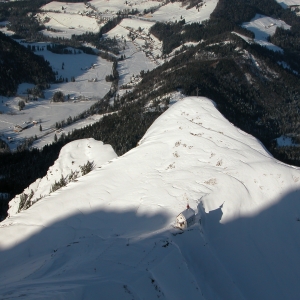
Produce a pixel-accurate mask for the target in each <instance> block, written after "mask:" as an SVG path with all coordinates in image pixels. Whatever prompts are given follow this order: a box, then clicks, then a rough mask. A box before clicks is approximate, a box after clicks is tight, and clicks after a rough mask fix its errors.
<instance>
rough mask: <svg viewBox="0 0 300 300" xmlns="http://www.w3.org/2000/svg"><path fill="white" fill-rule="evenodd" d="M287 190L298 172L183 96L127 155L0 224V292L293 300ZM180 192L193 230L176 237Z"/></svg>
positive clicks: (295, 220)
mask: <svg viewBox="0 0 300 300" xmlns="http://www.w3.org/2000/svg"><path fill="white" fill-rule="evenodd" d="M71 152H72V151H71ZM299 188H300V170H299V169H298V168H295V167H291V166H288V165H285V164H283V163H280V162H279V161H277V160H276V159H274V158H273V157H272V156H270V155H269V153H268V152H267V151H266V150H265V148H264V147H263V146H262V144H261V143H260V142H259V141H258V140H256V139H255V138H254V137H252V136H250V135H248V134H246V133H245V132H243V131H241V130H239V129H238V128H236V127H234V126H232V124H230V123H229V122H228V121H227V120H226V119H225V118H224V117H223V116H222V115H221V114H220V113H219V112H218V111H217V110H216V108H215V107H214V104H213V102H212V101H210V100H208V99H206V98H195V97H194V98H186V99H184V100H183V101H179V102H178V103H177V104H175V105H174V106H173V107H171V108H170V109H169V110H168V111H166V112H165V113H164V114H163V115H162V116H160V117H159V118H158V119H157V120H156V121H155V122H154V124H153V125H152V126H151V127H150V128H149V130H148V131H147V133H146V134H145V136H144V137H143V139H142V140H141V141H140V143H139V146H138V147H136V148H134V149H132V150H131V151H129V152H128V153H126V154H125V155H123V156H121V157H119V158H118V159H117V160H115V161H113V162H112V163H110V164H106V165H104V166H102V168H100V169H96V170H94V171H92V172H91V173H89V174H88V175H86V176H84V177H82V178H79V179H78V181H77V182H74V183H71V184H69V185H68V186H67V187H65V188H62V189H61V190H59V191H57V192H55V193H53V194H52V195H51V196H49V197H45V198H43V199H41V200H40V201H39V202H38V203H36V204H34V205H33V206H32V207H31V208H29V209H28V210H27V211H24V212H21V213H20V214H17V215H16V216H13V217H11V218H8V219H7V220H5V221H4V222H2V223H1V227H0V234H1V241H0V249H1V255H0V257H1V258H0V267H1V270H2V272H1V274H0V280H1V283H2V284H1V287H0V295H1V297H2V298H4V299H5V298H6V297H9V298H10V299H17V298H18V297H20V296H21V295H22V296H23V297H25V298H27V299H39V298H40V297H41V295H43V299H58V298H59V299H72V300H73V299H99V297H101V299H149V300H150V299H151V300H152V299H156V298H159V299H172V300H174V299H181V300H182V299H206V300H208V299H222V300H223V299H228V300H232V299H249V300H250V299H262V300H265V299H280V300H281V299H298V296H299V293H300V287H299V284H298V278H299V276H300V270H299V268H298V266H299V265H300V257H299V251H300V244H299V243H298V237H299V234H300V226H299V224H300V223H299V218H300V203H299V196H300V193H299ZM184 194H186V195H187V197H188V198H189V204H190V206H191V207H192V208H193V209H195V210H196V212H197V220H199V219H200V218H201V225H200V223H199V222H198V221H197V224H196V225H194V226H193V227H191V228H190V229H189V230H187V231H185V232H181V231H178V230H175V229H173V227H172V224H173V223H174V221H175V218H176V216H177V215H178V213H180V212H181V211H182V210H183V209H184V208H185V205H186V200H184V198H183V196H184Z"/></svg>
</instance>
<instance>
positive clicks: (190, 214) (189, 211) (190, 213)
mask: <svg viewBox="0 0 300 300" xmlns="http://www.w3.org/2000/svg"><path fill="white" fill-rule="evenodd" d="M179 215H183V216H184V218H185V219H186V220H187V219H189V218H191V217H193V216H194V215H195V211H194V210H193V209H192V208H187V209H186V210H184V211H183V212H181V213H180V214H179Z"/></svg>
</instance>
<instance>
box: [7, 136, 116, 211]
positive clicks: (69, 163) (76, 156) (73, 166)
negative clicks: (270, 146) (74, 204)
mask: <svg viewBox="0 0 300 300" xmlns="http://www.w3.org/2000/svg"><path fill="white" fill-rule="evenodd" d="M116 157H117V154H116V153H115V152H114V150H113V148H112V147H111V146H110V145H104V144H103V143H102V142H98V141H95V140H94V139H93V138H90V139H83V140H76V141H73V142H71V143H69V144H67V145H66V146H65V147H63V149H62V150H61V152H60V154H59V157H58V159H57V160H56V161H55V163H54V165H53V166H52V167H50V168H49V170H48V172H47V175H46V176H45V177H43V178H39V179H37V180H36V181H35V182H34V183H32V184H31V185H30V186H29V187H28V188H27V189H25V190H24V192H23V193H26V194H27V195H29V194H30V193H31V191H33V192H34V196H33V197H32V198H31V202H32V203H35V202H36V201H37V199H39V198H41V197H45V196H48V195H49V194H50V190H51V187H52V185H53V184H54V183H55V182H58V181H59V180H60V179H61V177H64V178H67V177H68V176H69V175H70V174H71V173H72V172H78V175H77V176H78V178H79V177H81V175H82V174H81V171H80V166H83V165H85V164H86V163H87V162H88V161H89V162H93V163H94V165H95V168H96V167H98V168H99V167H101V165H103V164H104V163H106V162H108V161H109V160H111V159H114V158H116ZM19 203H20V195H17V196H16V197H15V198H13V199H12V200H11V201H10V203H9V210H8V215H9V216H12V215H15V214H17V213H18V209H19Z"/></svg>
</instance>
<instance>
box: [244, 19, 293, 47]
mask: <svg viewBox="0 0 300 300" xmlns="http://www.w3.org/2000/svg"><path fill="white" fill-rule="evenodd" d="M242 27H245V28H246V29H248V30H250V31H252V32H253V33H254V34H255V39H254V41H255V42H256V43H257V44H259V45H261V46H264V47H266V48H268V49H270V50H273V51H279V52H282V51H283V50H282V49H281V48H280V47H278V46H275V45H274V44H272V43H270V42H268V37H269V36H270V35H273V34H275V31H276V28H277V27H283V28H284V29H290V28H291V26H290V25H288V24H286V23H285V22H284V21H281V20H278V19H274V18H271V17H267V16H263V15H259V14H256V15H255V17H254V18H253V19H252V20H251V21H250V22H245V23H243V24H242Z"/></svg>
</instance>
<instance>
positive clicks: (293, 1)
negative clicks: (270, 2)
mask: <svg viewBox="0 0 300 300" xmlns="http://www.w3.org/2000/svg"><path fill="white" fill-rule="evenodd" d="M276 1H277V2H278V3H279V4H280V5H281V6H282V7H283V8H288V6H290V5H300V0H276Z"/></svg>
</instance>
